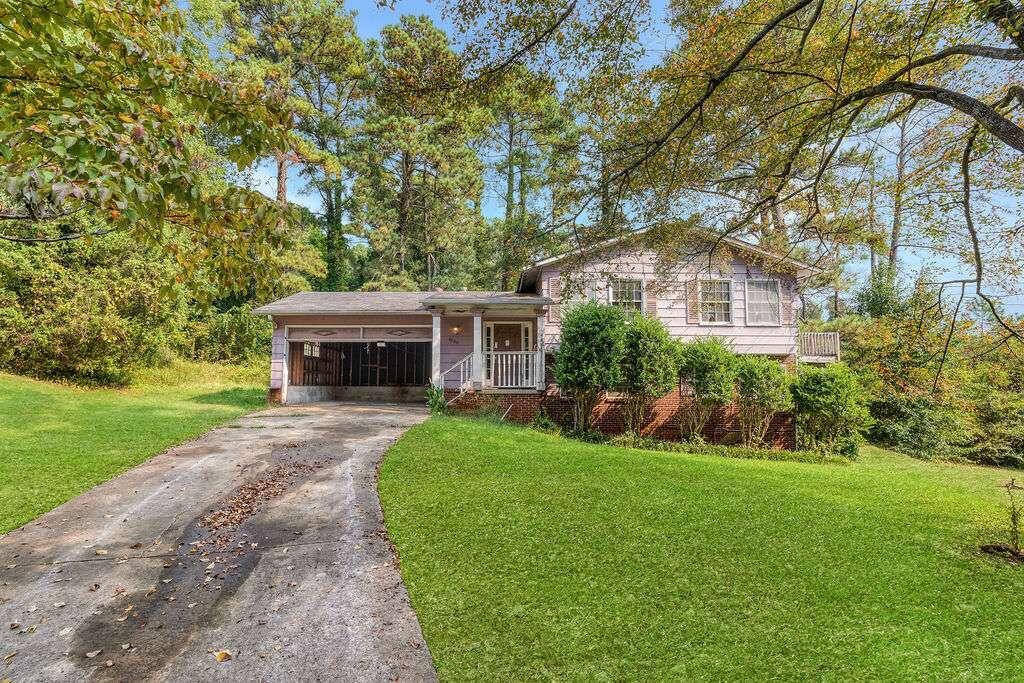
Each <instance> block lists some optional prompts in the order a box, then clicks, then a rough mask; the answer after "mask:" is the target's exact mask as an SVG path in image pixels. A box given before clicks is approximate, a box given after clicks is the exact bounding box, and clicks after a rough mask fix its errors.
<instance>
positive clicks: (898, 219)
mask: <svg viewBox="0 0 1024 683" xmlns="http://www.w3.org/2000/svg"><path fill="white" fill-rule="evenodd" d="M899 129H900V142H899V145H900V146H899V150H898V151H897V153H896V187H895V190H894V192H893V197H892V234H891V235H890V238H889V271H890V273H895V272H896V264H897V263H898V261H899V249H900V240H901V239H903V235H902V233H903V183H904V182H906V176H907V117H906V116H904V117H903V118H901V119H900V122H899Z"/></svg>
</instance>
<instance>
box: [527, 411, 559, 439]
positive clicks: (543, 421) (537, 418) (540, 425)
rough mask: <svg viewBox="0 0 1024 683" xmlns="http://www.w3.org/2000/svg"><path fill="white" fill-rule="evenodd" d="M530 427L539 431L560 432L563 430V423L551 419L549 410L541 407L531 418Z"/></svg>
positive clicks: (547, 432)
mask: <svg viewBox="0 0 1024 683" xmlns="http://www.w3.org/2000/svg"><path fill="white" fill-rule="evenodd" d="M530 429H536V430H537V431H538V432H544V433H546V434H560V433H561V431H562V427H561V425H559V424H558V423H557V422H555V421H554V420H552V419H551V416H550V415H548V413H547V411H546V410H544V409H543V408H541V409H540V410H538V411H537V413H536V414H535V415H534V416H533V419H532V420H530Z"/></svg>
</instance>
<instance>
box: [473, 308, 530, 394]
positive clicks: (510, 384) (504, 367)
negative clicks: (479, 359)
mask: <svg viewBox="0 0 1024 683" xmlns="http://www.w3.org/2000/svg"><path fill="white" fill-rule="evenodd" d="M488 328H489V329H488V330H487V331H488V335H487V337H486V338H485V340H484V341H485V344H484V346H485V349H484V350H485V351H487V364H486V368H487V381H488V383H489V384H490V385H491V386H493V387H503V388H522V387H524V386H527V385H528V384H529V382H530V378H531V376H532V373H531V369H530V359H529V357H528V354H524V353H522V351H525V350H528V349H527V347H526V346H524V344H525V343H526V341H525V339H526V333H527V330H529V327H528V326H526V325H524V324H522V323H494V324H492V325H489V326H488Z"/></svg>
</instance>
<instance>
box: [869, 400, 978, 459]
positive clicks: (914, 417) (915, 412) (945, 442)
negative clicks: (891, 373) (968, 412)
mask: <svg viewBox="0 0 1024 683" xmlns="http://www.w3.org/2000/svg"><path fill="white" fill-rule="evenodd" d="M870 407H871V417H872V419H873V420H874V422H873V424H872V425H871V428H870V429H869V430H868V439H869V440H870V441H871V442H872V443H876V444H879V445H881V446H885V447H886V448H891V449H893V450H896V451H899V452H901V453H906V454H907V455H912V456H914V457H916V458H928V459H932V458H953V457H956V456H959V455H966V453H965V452H964V444H965V443H966V442H967V441H968V439H969V437H970V430H969V427H968V425H967V424H966V421H965V420H964V419H963V416H962V415H960V414H958V413H957V412H956V411H955V410H953V409H951V408H948V407H946V406H943V405H941V404H940V403H938V402H937V401H936V400H935V399H934V398H932V397H930V396H915V395H912V394H908V393H904V392H897V391H893V390H892V389H882V390H881V392H880V394H879V395H878V396H876V397H875V398H874V399H872V401H871V406H870Z"/></svg>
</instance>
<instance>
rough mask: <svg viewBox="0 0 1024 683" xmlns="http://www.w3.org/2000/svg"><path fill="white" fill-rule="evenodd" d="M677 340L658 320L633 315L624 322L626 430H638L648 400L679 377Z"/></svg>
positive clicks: (650, 400) (623, 375) (658, 394)
mask: <svg viewBox="0 0 1024 683" xmlns="http://www.w3.org/2000/svg"><path fill="white" fill-rule="evenodd" d="M678 348H679V343H678V342H677V341H675V340H673V339H672V337H671V336H669V333H668V330H666V329H665V326H664V325H662V324H661V322H660V321H658V320H655V319H654V318H649V317H647V316H645V315H635V316H633V317H631V318H630V319H629V320H628V321H627V322H626V330H625V335H624V344H623V354H622V384H621V385H620V387H619V388H620V389H621V390H622V392H623V393H624V394H625V404H624V417H625V422H626V430H627V431H629V432H633V433H637V432H639V431H640V429H641V427H642V426H643V424H644V422H645V421H646V419H647V415H648V413H649V412H650V408H651V403H652V402H653V401H654V400H656V399H658V398H660V397H661V396H664V395H665V394H666V393H667V392H668V391H670V390H671V389H672V388H673V387H675V386H676V383H677V382H678V381H679V351H678Z"/></svg>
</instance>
